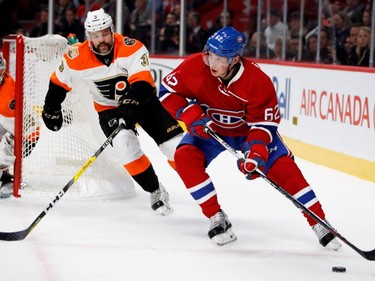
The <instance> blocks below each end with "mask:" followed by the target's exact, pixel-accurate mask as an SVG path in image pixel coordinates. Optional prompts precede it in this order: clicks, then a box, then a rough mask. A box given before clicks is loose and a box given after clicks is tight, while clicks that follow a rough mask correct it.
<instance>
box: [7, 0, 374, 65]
mask: <svg viewBox="0 0 375 281" xmlns="http://www.w3.org/2000/svg"><path fill="white" fill-rule="evenodd" d="M372 2H373V1H372V0H340V1H336V0H319V1H317V0H231V1H228V0H196V1H193V0H155V1H148V0H124V1H117V0H49V1H48V0H22V1H21V0H17V1H14V0H0V37H1V38H0V39H2V38H3V37H4V36H5V35H8V34H23V35H25V36H30V37H38V36H42V35H45V34H47V33H54V34H60V35H62V36H65V37H66V36H68V35H69V33H75V34H77V37H78V39H79V40H80V41H83V40H85V35H84V30H83V22H84V19H85V15H86V13H87V11H89V10H95V9H99V8H103V9H105V10H106V11H107V12H108V13H109V14H110V15H111V16H112V17H113V18H114V21H115V26H116V31H117V32H119V33H122V34H124V35H129V36H132V37H134V38H137V39H140V40H141V41H142V42H143V43H144V44H145V45H146V46H147V47H148V49H149V51H150V53H151V54H152V55H168V56H185V55H188V54H190V53H194V52H199V51H200V50H202V45H204V42H205V40H206V39H207V38H208V36H210V35H211V34H213V33H214V32H215V31H216V30H218V29H219V28H221V27H223V26H226V25H232V26H234V27H235V28H237V29H238V30H240V31H242V32H244V33H245V35H246V37H247V48H246V52H245V55H246V56H250V57H253V58H254V59H266V60H282V61H293V62H307V63H322V64H337V65H353V66H365V67H368V66H370V67H372V66H373V58H374V52H373V51H372V52H370V50H374V38H375V36H374V29H375V28H374V7H373V3H372ZM51 11H53V13H51ZM183 15H185V16H183ZM318 31H320V32H318ZM358 34H360V35H359V36H362V37H367V38H368V39H366V38H365V39H364V40H361V42H359V41H360V40H357V37H358ZM362 34H364V35H362ZM362 37H361V38H362ZM366 40H367V41H366ZM362 41H363V42H362ZM202 42H203V43H202ZM1 43H2V40H1V41H0V44H1ZM317 46H320V48H318V47H317Z"/></svg>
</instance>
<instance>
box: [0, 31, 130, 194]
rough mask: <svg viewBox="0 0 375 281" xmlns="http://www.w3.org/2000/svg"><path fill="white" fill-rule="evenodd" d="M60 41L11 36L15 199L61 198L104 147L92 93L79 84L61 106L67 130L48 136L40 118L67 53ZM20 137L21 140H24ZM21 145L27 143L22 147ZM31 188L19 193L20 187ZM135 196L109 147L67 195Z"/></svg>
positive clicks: (7, 52) (7, 48)
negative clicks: (42, 194) (33, 194)
mask: <svg viewBox="0 0 375 281" xmlns="http://www.w3.org/2000/svg"><path fill="white" fill-rule="evenodd" d="M68 47H69V45H68V41H67V40H66V39H65V38H64V37H62V36H59V35H46V36H43V37H38V38H29V37H25V36H21V35H18V36H12V35H10V36H6V37H5V38H4V39H3V52H4V57H5V59H6V60H7V67H8V71H9V73H10V74H11V75H12V77H14V78H15V81H16V126H15V140H16V141H15V155H16V163H15V166H14V171H13V173H14V176H15V184H14V195H15V196H19V195H20V194H21V193H23V192H53V193H57V192H59V191H60V190H61V189H62V188H63V187H64V186H65V185H66V184H67V183H68V182H69V181H70V180H71V179H72V178H73V176H75V175H76V174H77V173H78V171H80V169H81V168H82V167H83V165H84V164H85V163H86V161H87V160H88V159H89V158H90V157H91V156H93V155H94V153H95V152H96V151H97V150H98V149H99V148H100V147H101V145H102V144H103V143H104V142H105V140H106V137H105V135H104V133H103V132H102V131H101V129H100V125H99V120H98V115H97V113H96V112H95V110H94V106H93V102H92V100H91V97H90V91H89V89H88V88H87V87H86V86H85V85H84V84H83V83H80V82H79V81H75V82H74V85H73V91H72V92H69V93H68V94H67V97H66V99H65V101H64V102H63V104H62V112H63V115H64V122H63V126H62V128H61V129H60V131H58V132H52V131H50V130H48V129H47V128H46V127H45V125H44V123H43V120H42V118H41V112H42V108H43V104H44V98H45V95H46V93H47V90H48V85H49V78H50V75H51V74H52V72H53V71H54V70H55V69H56V66H57V65H58V64H59V63H60V61H61V57H62V56H63V54H64V52H66V51H67V49H68ZM20 136H21V138H20ZM20 140H22V141H20ZM21 182H22V183H24V184H25V185H26V187H25V188H24V189H20V190H19V187H20V183H21ZM133 194H134V185H133V181H132V179H131V177H130V176H129V175H128V174H127V172H126V171H125V169H124V168H123V167H122V165H121V164H120V163H119V162H117V160H116V156H115V154H114V151H113V148H112V147H111V146H108V147H107V148H106V149H105V150H104V151H103V152H102V153H101V154H100V155H99V156H98V158H97V159H96V160H95V161H94V162H93V163H92V165H91V166H90V167H89V168H87V169H86V170H85V172H84V173H83V174H82V176H80V177H79V178H78V180H77V181H76V182H75V183H74V185H73V186H72V187H71V188H70V189H69V192H68V193H67V195H71V196H75V197H84V198H123V197H129V196H132V195H133Z"/></svg>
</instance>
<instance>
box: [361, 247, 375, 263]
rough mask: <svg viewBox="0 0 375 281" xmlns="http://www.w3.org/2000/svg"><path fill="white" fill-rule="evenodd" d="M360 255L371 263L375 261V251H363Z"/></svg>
mask: <svg viewBox="0 0 375 281" xmlns="http://www.w3.org/2000/svg"><path fill="white" fill-rule="evenodd" d="M360 255H361V256H362V257H364V258H365V259H367V260H369V261H375V249H374V250H372V251H362V252H361V253H360Z"/></svg>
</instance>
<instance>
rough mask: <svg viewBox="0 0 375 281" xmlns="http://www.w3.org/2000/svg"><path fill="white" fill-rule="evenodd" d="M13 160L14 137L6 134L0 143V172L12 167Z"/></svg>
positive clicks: (14, 158)
mask: <svg viewBox="0 0 375 281" xmlns="http://www.w3.org/2000/svg"><path fill="white" fill-rule="evenodd" d="M15 160H16V157H15V156H14V136H13V135H12V134H11V133H9V132H6V133H5V134H4V136H3V137H2V138H1V141H0V170H1V171H3V170H7V169H8V168H9V167H10V166H13V164H14V161H15Z"/></svg>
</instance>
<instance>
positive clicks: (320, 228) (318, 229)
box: [313, 223, 329, 239]
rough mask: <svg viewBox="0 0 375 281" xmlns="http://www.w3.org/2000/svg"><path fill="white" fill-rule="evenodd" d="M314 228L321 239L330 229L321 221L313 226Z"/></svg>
mask: <svg viewBox="0 0 375 281" xmlns="http://www.w3.org/2000/svg"><path fill="white" fill-rule="evenodd" d="M313 230H314V232H315V234H316V236H318V238H319V239H321V238H322V237H324V236H325V235H327V234H328V233H329V231H328V230H327V229H325V228H324V227H323V226H321V225H320V224H319V223H318V224H316V225H314V226H313Z"/></svg>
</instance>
